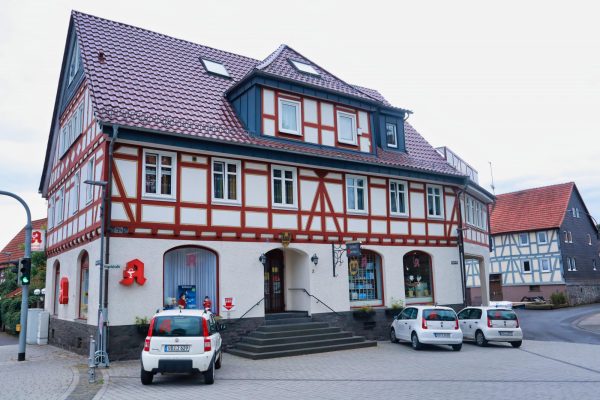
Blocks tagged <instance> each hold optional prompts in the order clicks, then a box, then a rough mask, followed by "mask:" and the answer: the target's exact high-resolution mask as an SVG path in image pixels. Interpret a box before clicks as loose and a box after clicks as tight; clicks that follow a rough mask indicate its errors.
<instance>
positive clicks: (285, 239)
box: [281, 232, 292, 247]
mask: <svg viewBox="0 0 600 400" xmlns="http://www.w3.org/2000/svg"><path fill="white" fill-rule="evenodd" d="M291 241H292V234H291V233H289V232H282V233H281V244H282V245H283V247H288V246H289V245H290V242H291Z"/></svg>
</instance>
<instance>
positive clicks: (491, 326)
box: [458, 307, 523, 348]
mask: <svg viewBox="0 0 600 400" xmlns="http://www.w3.org/2000/svg"><path fill="white" fill-rule="evenodd" d="M458 321H459V323H460V329H461V330H462V332H463V336H464V338H465V340H474V341H475V343H477V345H479V346H485V345H486V344H487V343H488V342H509V343H510V344H511V345H512V347H515V348H518V347H521V344H522V342H523V331H522V330H521V327H520V326H519V319H518V318H517V314H515V312H514V311H513V310H510V309H508V308H499V307H467V308H465V309H463V310H461V311H460V312H459V313H458Z"/></svg>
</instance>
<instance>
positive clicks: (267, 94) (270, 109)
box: [263, 89, 275, 115]
mask: <svg viewBox="0 0 600 400" xmlns="http://www.w3.org/2000/svg"><path fill="white" fill-rule="evenodd" d="M263 113H265V114H268V115H274V114H275V94H274V93H273V91H272V90H266V89H265V90H263Z"/></svg>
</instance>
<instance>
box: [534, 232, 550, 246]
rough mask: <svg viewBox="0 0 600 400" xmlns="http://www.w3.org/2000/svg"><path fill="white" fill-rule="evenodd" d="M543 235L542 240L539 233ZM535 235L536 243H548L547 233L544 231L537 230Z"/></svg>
mask: <svg viewBox="0 0 600 400" xmlns="http://www.w3.org/2000/svg"><path fill="white" fill-rule="evenodd" d="M542 234H543V235H544V241H542V239H541V236H540V235H542ZM536 236H537V244H548V233H546V232H538V233H537V234H536Z"/></svg>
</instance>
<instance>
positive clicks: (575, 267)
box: [571, 257, 577, 271]
mask: <svg viewBox="0 0 600 400" xmlns="http://www.w3.org/2000/svg"><path fill="white" fill-rule="evenodd" d="M571 266H572V267H573V269H572V270H573V271H577V262H576V261H575V257H573V258H572V259H571Z"/></svg>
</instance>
